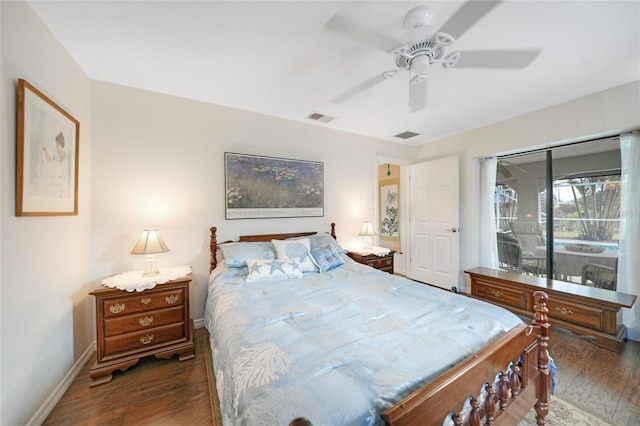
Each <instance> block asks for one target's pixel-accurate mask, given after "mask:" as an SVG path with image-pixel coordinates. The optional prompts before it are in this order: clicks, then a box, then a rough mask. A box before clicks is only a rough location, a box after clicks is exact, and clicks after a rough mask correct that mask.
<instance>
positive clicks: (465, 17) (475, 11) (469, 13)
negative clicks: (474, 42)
mask: <svg viewBox="0 0 640 426" xmlns="http://www.w3.org/2000/svg"><path fill="white" fill-rule="evenodd" d="M498 3H500V0H496V1H485V0H469V1H468V2H466V3H465V4H464V5H463V6H462V7H461V8H460V9H458V11H457V12H456V13H455V14H454V15H453V16H452V17H451V18H449V20H448V21H447V22H445V24H444V25H443V26H442V28H440V32H442V33H446V34H449V35H450V36H453V38H454V39H458V38H460V36H461V35H462V34H464V33H465V31H467V30H468V29H469V28H471V27H472V26H473V24H475V23H476V22H478V21H479V20H480V19H481V18H482V17H483V16H484V15H486V14H487V13H489V11H490V10H491V9H493V8H494V7H496V6H497V5H498Z"/></svg>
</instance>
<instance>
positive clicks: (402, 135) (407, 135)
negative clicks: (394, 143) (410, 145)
mask: <svg viewBox="0 0 640 426" xmlns="http://www.w3.org/2000/svg"><path fill="white" fill-rule="evenodd" d="M419 134H420V133H416V132H410V131H408V130H407V131H406V132H402V133H398V134H397V135H395V136H394V138H400V139H409V138H412V137H414V136H418V135H419Z"/></svg>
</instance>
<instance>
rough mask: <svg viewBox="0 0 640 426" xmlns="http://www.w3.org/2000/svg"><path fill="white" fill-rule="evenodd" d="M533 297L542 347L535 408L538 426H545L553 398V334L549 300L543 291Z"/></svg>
mask: <svg viewBox="0 0 640 426" xmlns="http://www.w3.org/2000/svg"><path fill="white" fill-rule="evenodd" d="M533 297H534V301H535V305H534V310H535V314H534V317H533V325H534V326H540V334H539V335H538V343H539V345H540V350H539V352H538V371H539V372H540V375H539V376H538V380H539V389H540V395H538V402H536V405H535V406H534V407H535V410H536V413H537V415H536V421H537V423H538V425H544V424H545V423H546V422H545V418H546V417H547V414H549V399H550V398H551V395H550V391H551V372H550V370H549V352H548V351H547V347H548V346H549V336H550V334H551V324H549V317H548V316H547V313H548V312H549V309H548V308H547V301H548V300H549V298H548V296H547V294H546V293H545V292H543V291H536V292H535V293H533Z"/></svg>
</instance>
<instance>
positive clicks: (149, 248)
mask: <svg viewBox="0 0 640 426" xmlns="http://www.w3.org/2000/svg"><path fill="white" fill-rule="evenodd" d="M167 251H169V247H167V245H166V244H165V243H164V240H163V239H162V236H160V231H158V230H157V229H144V230H143V231H142V234H140V239H139V240H138V242H137V243H136V245H135V246H134V247H133V250H131V254H153V253H164V252H167Z"/></svg>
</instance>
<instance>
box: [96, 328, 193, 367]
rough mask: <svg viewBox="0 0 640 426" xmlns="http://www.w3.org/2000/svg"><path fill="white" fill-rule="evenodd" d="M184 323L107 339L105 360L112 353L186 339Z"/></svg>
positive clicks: (149, 347) (118, 353) (147, 347)
mask: <svg viewBox="0 0 640 426" xmlns="http://www.w3.org/2000/svg"><path fill="white" fill-rule="evenodd" d="M184 327H185V325H184V323H179V324H173V325H169V326H165V327H156V328H152V329H149V330H144V331H140V332H137V333H129V334H124V335H120V336H116V337H108V338H106V339H105V345H104V357H103V360H104V359H105V358H106V357H108V356H109V355H112V354H117V355H121V354H122V353H124V352H128V351H135V352H139V351H142V350H151V349H153V348H154V347H156V346H159V345H160V346H162V345H163V344H166V343H168V342H171V343H175V342H179V341H186V340H187V338H186V334H185V331H184Z"/></svg>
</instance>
